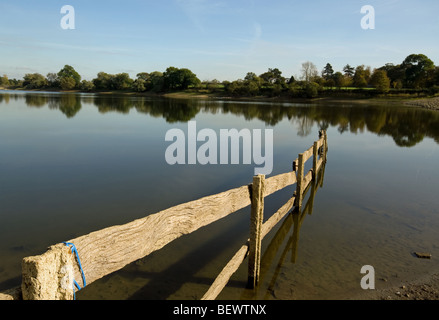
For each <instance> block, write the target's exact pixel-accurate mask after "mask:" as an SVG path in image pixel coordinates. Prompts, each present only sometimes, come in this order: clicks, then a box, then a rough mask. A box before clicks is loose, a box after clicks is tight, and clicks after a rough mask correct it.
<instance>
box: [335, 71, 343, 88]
mask: <svg viewBox="0 0 439 320" xmlns="http://www.w3.org/2000/svg"><path fill="white" fill-rule="evenodd" d="M333 79H334V85H335V86H336V87H337V88H339V89H340V88H341V87H343V86H345V76H343V74H342V73H341V72H339V71H338V72H336V73H335V74H334V76H333Z"/></svg>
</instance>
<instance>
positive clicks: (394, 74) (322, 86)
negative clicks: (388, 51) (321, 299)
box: [0, 54, 439, 98]
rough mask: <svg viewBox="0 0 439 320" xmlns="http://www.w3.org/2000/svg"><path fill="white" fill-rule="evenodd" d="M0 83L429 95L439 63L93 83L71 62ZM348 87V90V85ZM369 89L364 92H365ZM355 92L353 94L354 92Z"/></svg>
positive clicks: (155, 75) (418, 58) (415, 58)
mask: <svg viewBox="0 0 439 320" xmlns="http://www.w3.org/2000/svg"><path fill="white" fill-rule="evenodd" d="M0 85H3V86H13V87H22V88H26V89H44V88H54V89H62V90H81V91H86V92H91V91H106V90H107V91H108V90H111V91H121V90H122V91H134V92H155V93H163V92H169V91H181V90H187V89H189V88H191V89H195V90H198V91H202V90H204V91H207V92H222V93H225V94H228V95H231V96H259V95H263V96H281V95H287V96H290V97H304V98H314V97H317V96H319V95H322V94H330V93H331V92H334V91H337V90H338V91H340V90H342V89H344V90H352V89H356V90H357V91H356V92H361V93H363V94H364V93H365V92H367V90H369V89H374V90H373V91H372V90H371V91H370V92H373V94H377V93H378V94H382V93H388V92H389V91H391V90H392V92H402V91H403V90H417V91H423V92H426V93H428V94H431V95H432V94H437V93H439V66H435V65H434V63H433V61H432V60H431V59H429V58H428V57H427V56H426V55H424V54H411V55H409V56H408V57H407V58H405V59H404V61H403V62H402V63H400V64H397V65H395V64H392V63H387V64H385V65H384V66H382V67H379V68H375V69H373V70H372V68H371V67H370V66H365V65H359V66H356V67H353V66H350V65H349V64H347V65H346V66H344V67H343V70H340V71H335V70H334V69H333V67H332V65H331V64H330V63H327V64H326V66H325V67H324V68H323V69H322V70H321V71H320V72H319V71H318V69H317V67H316V66H315V65H314V64H313V63H312V62H309V61H308V62H305V63H303V64H302V69H301V74H300V76H299V77H298V79H296V78H295V77H294V76H290V77H284V76H283V75H282V71H280V70H279V69H278V68H269V69H268V71H266V72H264V73H262V74H260V75H257V74H256V73H254V72H248V73H247V74H246V75H245V77H244V79H238V80H234V81H222V82H220V81H218V80H212V81H203V82H201V81H200V79H198V77H197V76H196V75H195V74H194V73H193V72H192V71H191V70H189V69H187V68H176V67H169V68H167V69H166V71H165V72H160V71H154V72H151V73H148V72H141V73H138V74H137V75H136V78H135V79H132V78H130V76H129V74H128V73H119V74H109V73H106V72H99V73H98V74H97V76H96V78H94V79H93V80H91V81H88V80H82V79H81V75H80V74H79V73H78V72H77V71H76V70H75V69H74V68H73V67H72V66H69V65H65V66H64V67H63V68H62V69H61V70H60V71H59V72H58V73H48V74H47V75H46V76H43V75H42V74H39V73H30V74H26V75H25V76H24V78H23V80H16V79H8V77H7V76H6V75H4V76H3V77H1V78H0ZM347 88H349V89H347ZM366 89H367V90H366ZM356 92H355V91H353V93H356Z"/></svg>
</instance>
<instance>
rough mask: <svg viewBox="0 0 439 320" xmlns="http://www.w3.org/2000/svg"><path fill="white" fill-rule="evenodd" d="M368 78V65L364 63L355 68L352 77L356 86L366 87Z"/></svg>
mask: <svg viewBox="0 0 439 320" xmlns="http://www.w3.org/2000/svg"><path fill="white" fill-rule="evenodd" d="M369 80H370V67H367V68H366V67H365V66H364V65H361V66H358V67H357V68H355V74H354V78H353V79H352V81H353V85H354V86H355V87H357V88H364V87H367V85H368V84H369Z"/></svg>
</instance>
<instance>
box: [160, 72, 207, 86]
mask: <svg viewBox="0 0 439 320" xmlns="http://www.w3.org/2000/svg"><path fill="white" fill-rule="evenodd" d="M163 80H164V86H165V89H168V90H177V89H178V90H186V89H188V88H189V87H190V86H195V85H198V84H200V83H201V81H200V80H199V79H198V78H197V76H196V75H195V74H194V73H193V72H192V71H191V70H189V69H186V68H182V69H179V68H175V67H169V68H167V69H166V71H165V72H164V73H163Z"/></svg>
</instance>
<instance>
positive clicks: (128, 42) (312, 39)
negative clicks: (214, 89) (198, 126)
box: [0, 0, 439, 81]
mask: <svg viewBox="0 0 439 320" xmlns="http://www.w3.org/2000/svg"><path fill="white" fill-rule="evenodd" d="M64 5H71V6H72V7H73V8H74V23H75V29H63V28H62V27H61V20H62V19H63V17H65V16H66V14H67V13H64V14H63V13H61V8H62V7H63V6H64ZM365 5H370V6H372V7H373V8H374V10H375V19H374V20H375V29H364V28H362V25H361V21H362V19H364V18H365V17H366V15H368V14H369V13H362V12H361V8H362V7H363V6H365ZM438 12H439V1H438V0H419V1H413V0H410V1H409V0H365V1H358V0H334V1H328V0H310V1H303V0H270V1H266V0H264V1H262V0H233V1H229V0H160V1H157V0H143V1H140V0H125V1H120V0H107V1H97V0H47V1H45V0H39V1H35V0H0V74H2V75H3V74H6V75H7V76H8V77H9V78H17V79H22V78H23V76H24V75H25V74H26V73H34V72H38V73H41V74H43V75H47V73H49V72H58V71H59V70H60V69H61V68H62V67H63V66H64V65H66V64H68V65H71V66H73V67H74V68H75V69H76V71H78V73H79V74H81V76H82V78H83V79H86V80H92V79H93V78H95V77H96V75H97V73H98V72H101V71H104V72H107V73H111V74H117V73H122V72H127V73H129V74H130V76H131V77H132V78H135V77H136V75H137V73H140V72H153V71H161V72H164V71H165V70H166V68H168V67H170V66H174V67H177V68H188V69H190V70H192V71H193V72H194V73H195V74H196V75H197V76H198V78H199V79H200V80H202V81H204V80H213V79H217V80H220V81H223V80H229V81H233V80H236V79H243V78H244V77H245V75H246V74H247V72H254V73H256V74H258V75H259V74H262V73H264V72H265V71H267V70H268V68H278V69H279V70H280V71H282V75H283V76H284V77H288V78H289V77H290V76H295V77H296V78H298V77H300V74H301V65H302V63H304V62H306V61H310V62H312V63H314V64H315V65H316V66H317V69H318V70H319V71H321V70H322V69H323V68H324V66H325V65H326V64H327V63H330V64H331V65H332V66H333V68H334V70H335V71H342V69H343V67H344V66H345V65H346V64H350V65H351V66H354V67H355V66H358V65H363V64H364V65H366V66H371V68H372V69H373V68H379V67H381V66H383V65H385V64H386V63H393V64H399V63H401V62H402V61H403V60H404V59H405V58H406V57H407V56H408V55H410V54H413V53H416V54H418V53H423V54H425V55H427V56H428V57H429V58H430V59H431V60H433V62H434V63H435V64H436V65H439V41H438V39H439V37H438V35H439V14H438ZM368 21H369V22H370V21H371V20H368ZM69 22H71V21H69Z"/></svg>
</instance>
